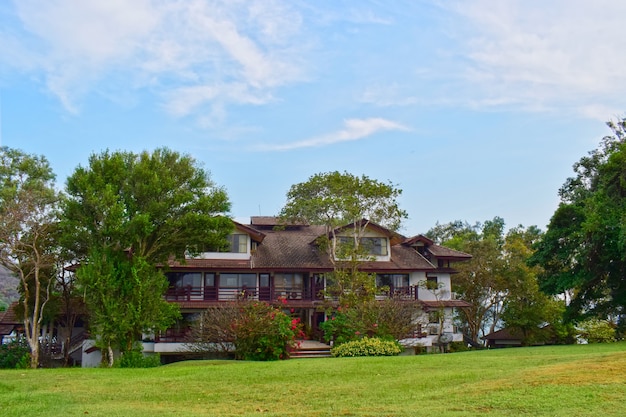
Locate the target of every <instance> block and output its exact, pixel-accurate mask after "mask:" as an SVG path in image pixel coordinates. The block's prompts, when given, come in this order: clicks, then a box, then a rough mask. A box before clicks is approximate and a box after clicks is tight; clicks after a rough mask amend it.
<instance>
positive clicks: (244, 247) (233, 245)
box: [226, 233, 248, 253]
mask: <svg viewBox="0 0 626 417" xmlns="http://www.w3.org/2000/svg"><path fill="white" fill-rule="evenodd" d="M226 239H227V240H228V243H229V244H230V248H229V250H228V252H231V253H246V252H248V235H244V234H242V233H235V234H232V235H228V236H227V237H226Z"/></svg>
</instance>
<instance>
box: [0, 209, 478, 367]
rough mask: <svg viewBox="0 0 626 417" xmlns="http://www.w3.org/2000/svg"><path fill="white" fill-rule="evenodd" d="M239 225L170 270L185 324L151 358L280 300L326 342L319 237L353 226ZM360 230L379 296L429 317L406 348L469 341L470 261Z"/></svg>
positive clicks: (5, 322) (9, 323)
mask: <svg viewBox="0 0 626 417" xmlns="http://www.w3.org/2000/svg"><path fill="white" fill-rule="evenodd" d="M234 224H235V228H234V231H233V232H232V233H231V235H230V236H229V239H228V240H229V242H230V245H229V248H228V249H227V250H225V251H220V252H204V253H201V254H199V255H198V256H193V257H191V256H189V257H187V259H186V260H185V261H184V262H173V263H171V264H170V265H169V266H168V268H167V271H166V275H167V278H168V280H169V283H170V286H169V290H168V291H167V293H166V294H165V295H164V296H165V298H166V300H167V301H169V302H171V303H176V304H178V305H179V306H180V310H181V313H182V319H181V320H180V321H179V322H178V323H177V324H176V325H175V326H172V328H170V329H168V330H167V331H164V332H161V333H160V334H156V335H146V337H145V339H144V343H143V346H144V352H145V353H150V352H154V353H160V354H161V356H162V357H163V358H164V359H165V360H166V361H172V360H176V359H182V358H183V357H184V356H185V355H186V354H187V353H186V351H187V350H188V345H187V342H188V340H187V339H186V336H187V333H188V331H189V327H190V324H191V323H192V322H193V320H194V319H196V318H197V317H198V314H199V313H201V312H202V311H204V310H206V309H207V308H209V307H211V306H215V305H219V304H220V303H226V302H233V301H236V300H240V299H247V300H259V301H267V302H271V303H275V302H279V301H280V304H281V305H283V306H284V308H286V309H288V310H289V311H290V312H293V314H297V315H299V317H300V319H301V322H302V323H304V325H305V327H306V329H307V330H308V334H309V337H311V338H313V339H316V338H317V339H319V338H320V337H321V336H320V332H319V325H320V323H321V322H323V321H324V320H326V318H327V317H326V313H325V309H324V308H323V307H324V306H327V305H328V303H329V295H328V293H327V291H325V290H326V289H327V284H328V283H327V277H328V273H330V272H332V271H333V268H334V265H333V262H331V258H330V257H329V255H328V253H327V251H326V250H325V248H326V247H325V246H324V245H320V244H319V242H320V238H321V237H331V238H334V239H337V240H339V241H344V240H345V239H350V238H351V237H352V235H351V232H352V230H353V229H352V227H350V225H347V226H346V227H344V228H339V229H337V230H335V231H334V232H335V233H332V234H330V235H329V234H328V231H327V230H326V228H325V227H324V226H316V225H307V224H293V223H290V224H285V223H282V222H281V221H280V220H279V219H278V218H276V217H252V218H251V221H250V224H242V223H238V222H235V223H234ZM359 226H360V227H361V228H364V230H365V233H364V234H363V235H362V236H361V245H362V247H363V248H366V249H367V251H368V252H369V253H368V256H367V257H366V259H364V260H363V262H361V263H360V265H359V268H360V270H362V271H364V272H367V273H370V274H375V275H376V283H377V285H378V286H380V287H382V288H385V291H384V292H380V293H379V295H377V298H385V297H394V298H396V299H398V300H401V301H403V302H409V303H416V304H418V305H419V306H420V307H421V309H422V311H423V318H422V319H420V320H419V322H420V326H421V328H420V327H418V329H417V330H416V331H415V332H414V333H413V334H410V335H406V338H404V339H402V340H401V343H403V344H404V345H405V346H406V347H407V348H411V347H425V348H427V349H428V348H431V347H436V346H441V345H443V344H446V343H449V342H454V341H462V340H463V335H462V334H461V333H460V332H459V331H457V329H456V328H455V326H454V325H453V317H454V310H455V309H458V308H463V307H467V306H469V304H468V303H466V302H465V301H462V300H458V299H456V297H455V294H454V293H453V291H452V285H451V278H452V276H453V275H454V273H455V270H454V268H453V266H454V263H455V262H460V261H466V260H469V259H470V258H471V256H470V255H468V254H466V253H462V252H459V251H455V250H452V249H449V248H446V247H443V246H440V245H437V244H435V243H434V242H433V241H432V240H430V239H428V238H426V237H425V236H422V235H418V236H414V237H405V236H402V235H400V234H398V233H396V232H393V231H391V230H388V229H386V228H384V227H382V226H379V225H377V224H374V223H371V222H368V221H366V220H362V221H361V224H359ZM330 301H332V300H330ZM9 310H10V312H7V313H5V314H4V315H2V316H0V325H2V326H0V330H1V333H2V334H1V335H0V337H1V336H4V337H5V338H6V336H8V335H9V334H10V333H13V331H14V329H15V328H16V327H19V325H20V323H17V321H16V320H15V318H14V316H13V315H12V310H13V309H12V308H10V309H9ZM433 312H437V313H438V314H432V313H433ZM442 312H443V313H444V314H441V313H442ZM442 317H443V319H442ZM442 320H443V321H442ZM5 328H6V329H5ZM84 331H85V328H84V327H83V324H82V322H80V323H79V324H78V325H77V327H75V328H74V329H73V332H72V343H71V345H72V346H70V348H71V352H72V358H73V360H75V361H76V362H77V363H81V364H82V366H97V365H98V364H99V363H100V352H99V350H98V349H96V348H95V347H94V341H93V340H86V341H85V342H84V343H83V344H82V349H80V348H79V349H77V350H76V351H74V342H73V341H74V338H76V339H77V340H78V337H83V335H84ZM50 334H52V332H50ZM81 340H82V339H81Z"/></svg>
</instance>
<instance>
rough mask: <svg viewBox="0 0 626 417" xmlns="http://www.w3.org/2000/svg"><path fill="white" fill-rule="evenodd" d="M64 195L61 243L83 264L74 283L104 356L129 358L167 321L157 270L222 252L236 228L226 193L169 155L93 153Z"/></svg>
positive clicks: (187, 160) (163, 283) (186, 161)
mask: <svg viewBox="0 0 626 417" xmlns="http://www.w3.org/2000/svg"><path fill="white" fill-rule="evenodd" d="M67 194H68V195H69V198H68V201H67V203H66V205H65V207H64V227H65V231H66V235H65V237H66V244H67V245H68V246H70V247H71V248H72V250H73V251H74V252H75V253H76V254H77V256H78V257H79V260H80V261H81V263H82V264H83V266H82V267H81V268H80V269H79V270H78V278H79V283H80V284H82V287H83V290H84V292H85V296H86V302H87V307H88V309H89V311H90V314H91V320H92V322H91V326H92V328H94V329H95V330H96V333H97V334H98V342H99V343H101V344H102V346H101V347H102V348H104V349H105V353H106V352H110V351H111V349H112V348H119V349H120V350H121V351H122V352H125V351H128V350H129V349H131V348H132V343H133V341H135V340H137V338H138V337H139V336H140V334H141V333H142V332H151V331H156V330H159V329H161V328H163V327H165V326H167V325H168V324H169V323H170V322H171V320H172V318H173V312H172V307H171V306H170V305H169V304H168V303H166V302H165V301H164V300H163V297H162V295H163V291H165V289H166V288H167V280H166V278H165V276H164V275H163V273H162V272H160V270H158V269H157V266H159V265H161V266H163V265H166V264H167V262H168V261H169V260H171V259H178V260H182V259H184V257H185V254H187V253H195V252H197V251H201V250H203V248H205V247H218V246H223V245H224V244H225V242H226V241H225V237H226V235H227V234H228V233H229V232H230V231H231V230H232V227H233V226H232V221H231V220H230V219H229V218H228V217H226V216H225V214H226V213H227V212H228V211H229V210H230V203H229V201H228V198H227V195H226V192H225V191H224V190H223V189H222V188H220V187H218V186H216V185H215V184H214V183H213V182H212V181H211V179H210V176H209V174H208V172H206V171H204V170H203V169H202V168H201V167H200V166H199V165H198V164H197V163H196V161H195V160H194V159H193V158H191V157H190V156H188V155H181V154H179V153H178V152H175V151H172V150H169V149H157V150H155V151H154V152H152V153H149V152H145V151H144V152H142V153H139V154H135V153H132V152H109V151H105V152H102V153H100V154H93V155H92V156H91V157H90V158H89V165H88V166H87V167H78V168H77V169H76V171H75V172H74V173H73V174H72V175H71V176H70V177H69V178H68V180H67ZM108 359H109V361H111V360H112V358H110V357H109V358H108Z"/></svg>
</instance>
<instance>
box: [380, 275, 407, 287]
mask: <svg viewBox="0 0 626 417" xmlns="http://www.w3.org/2000/svg"><path fill="white" fill-rule="evenodd" d="M376 286H377V287H385V286H387V287H389V288H391V289H393V288H404V287H408V286H409V275H408V274H378V275H376Z"/></svg>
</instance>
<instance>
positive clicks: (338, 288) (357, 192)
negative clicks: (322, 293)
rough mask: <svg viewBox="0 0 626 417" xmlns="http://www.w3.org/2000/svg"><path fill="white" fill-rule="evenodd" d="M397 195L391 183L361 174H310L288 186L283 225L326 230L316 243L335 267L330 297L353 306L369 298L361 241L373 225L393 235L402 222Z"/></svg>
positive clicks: (371, 283) (370, 287)
mask: <svg viewBox="0 0 626 417" xmlns="http://www.w3.org/2000/svg"><path fill="white" fill-rule="evenodd" d="M401 193H402V191H401V190H400V189H398V188H396V187H395V186H394V185H393V184H390V183H382V182H379V181H376V180H373V179H370V178H369V177H367V176H365V175H362V176H361V177H358V176H355V175H352V174H349V173H347V172H345V173H340V172H338V171H334V172H328V173H321V174H315V175H313V176H311V177H310V178H309V179H308V180H307V181H305V182H302V183H299V184H295V185H293V186H291V188H290V190H289V191H288V193H287V203H286V204H285V206H284V207H283V209H282V210H281V213H280V216H281V217H282V218H283V219H285V220H286V221H299V222H305V223H308V224H315V225H323V226H325V229H326V237H325V238H322V239H320V242H319V244H320V246H322V247H324V248H325V249H326V250H327V252H328V254H329V257H330V260H331V262H332V263H333V265H334V273H333V277H332V279H331V282H332V283H333V284H334V287H335V288H334V292H335V293H337V294H339V295H340V297H342V298H345V300H344V301H346V302H348V303H354V302H358V300H360V299H363V298H365V299H367V298H372V297H373V296H374V292H375V288H376V285H375V280H374V277H372V276H370V275H369V274H366V273H363V272H361V271H360V270H359V266H360V264H361V263H362V262H363V261H364V260H367V255H366V253H367V248H365V247H363V246H362V245H361V242H362V241H363V239H362V238H363V237H364V235H365V231H366V230H367V228H368V227H369V226H370V225H371V224H372V223H374V224H376V225H380V226H383V227H385V228H387V229H389V230H393V231H395V230H397V229H398V228H399V227H400V224H401V222H402V220H403V219H405V218H406V217H407V214H406V212H405V211H404V210H401V209H400V208H399V207H398V203H397V201H396V199H397V198H398V197H399V196H400V195H401ZM346 233H347V234H348V236H350V238H349V239H338V236H339V234H342V235H344V234H346Z"/></svg>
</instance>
